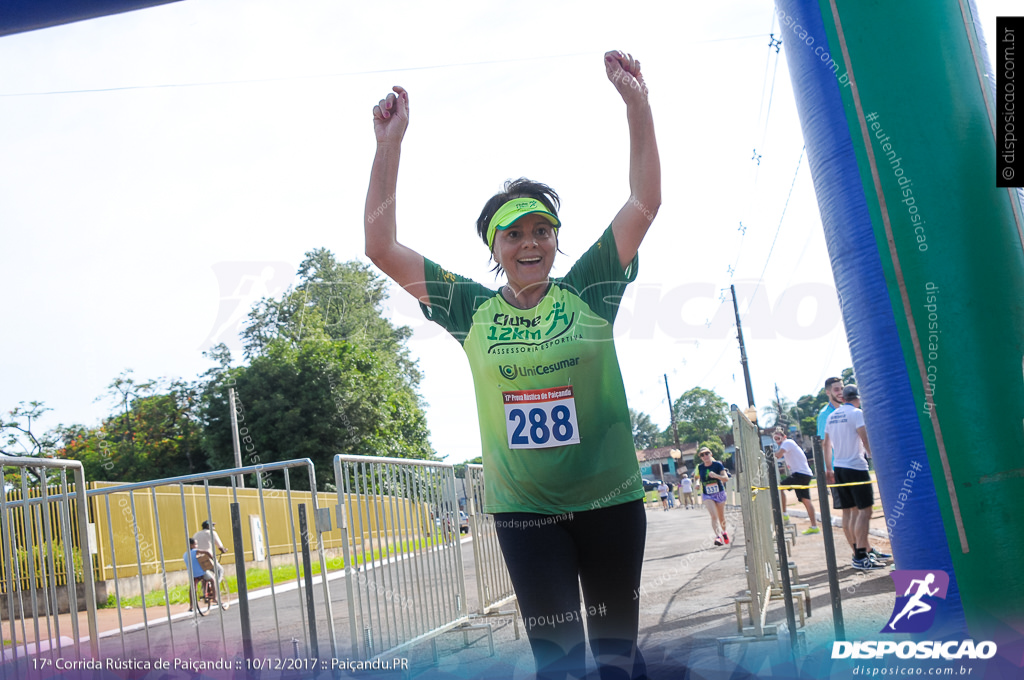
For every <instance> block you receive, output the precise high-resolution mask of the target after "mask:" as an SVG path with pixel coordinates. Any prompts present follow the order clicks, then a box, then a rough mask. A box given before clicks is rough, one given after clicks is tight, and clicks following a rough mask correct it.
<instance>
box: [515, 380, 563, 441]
mask: <svg viewBox="0 0 1024 680" xmlns="http://www.w3.org/2000/svg"><path fill="white" fill-rule="evenodd" d="M502 397H503V399H504V401H505V427H506V432H507V435H508V447H509V448H510V449H545V448H550V447H552V446H565V445H567V444H579V443H580V433H579V424H578V423H577V421H576V400H575V398H574V397H573V392H572V387H571V386H566V387H554V388H550V389H544V390H523V391H518V392H503V393H502Z"/></svg>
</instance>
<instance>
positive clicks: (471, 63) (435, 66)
mask: <svg viewBox="0 0 1024 680" xmlns="http://www.w3.org/2000/svg"><path fill="white" fill-rule="evenodd" d="M763 37H764V36H763V35H762V34H757V35H742V36H733V37H728V38H714V39H711V40H695V41H691V42H693V43H696V44H706V43H716V42H726V41H731V40H749V39H752V38H763ZM594 55H595V53H594V52H574V53H571V54H553V55H538V56H533V57H519V58H516V59H492V60H488V61H467V62H450V63H446V64H431V65H428V66H403V67H399V68H387V69H371V70H367V71H344V72H341V73H320V74H308V75H292V76H280V77H277V78H250V79H243V80H211V81H204V82H188V83H158V84H156V85H120V86H115V87H97V88H86V89H80V90H48V91H44V92H7V93H0V97H5V98H10V97H46V96H51V95H65V94H89V93H98V92H126V91H132V90H160V89H179V88H187V87H223V86H226V85H259V84H264V83H280V82H287V81H294V80H321V79H327V78H348V77H351V76H366V75H376V74H383V73H405V72H408V71H430V70H435V69H444V68H462V67H466V66H489V65H494V64H516V63H522V62H527V61H541V60H549V59H572V58H575V57H584V56H594Z"/></svg>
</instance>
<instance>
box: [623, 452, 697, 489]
mask: <svg viewBox="0 0 1024 680" xmlns="http://www.w3.org/2000/svg"><path fill="white" fill-rule="evenodd" d="M696 452H697V445H696V444H692V443H691V444H683V446H682V449H681V450H680V449H677V448H676V447H674V446H660V447H658V448H656V449H644V450H643V451H637V452H636V459H637V461H638V462H639V463H640V474H641V475H643V476H644V477H646V478H647V479H664V480H666V481H676V480H678V479H679V476H680V475H681V474H682V473H683V472H687V473H689V472H691V471H692V467H691V466H692V463H693V454H695V453H696Z"/></svg>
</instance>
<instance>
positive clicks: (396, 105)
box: [373, 85, 409, 144]
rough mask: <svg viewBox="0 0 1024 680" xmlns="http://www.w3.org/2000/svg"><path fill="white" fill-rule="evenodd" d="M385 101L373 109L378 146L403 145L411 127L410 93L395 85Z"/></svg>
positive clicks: (382, 100)
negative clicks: (403, 139)
mask: <svg viewBox="0 0 1024 680" xmlns="http://www.w3.org/2000/svg"><path fill="white" fill-rule="evenodd" d="M391 89H392V90H394V92H389V93H388V95H387V96H386V97H384V99H381V100H380V102H379V103H378V104H377V105H376V106H374V107H373V133H374V135H376V137H377V143H378V144H387V143H395V144H401V143H402V138H403V137H405V130H406V128H408V127H409V93H408V92H406V91H405V88H403V87H400V86H398V85H395V86H394V87H393V88H391Z"/></svg>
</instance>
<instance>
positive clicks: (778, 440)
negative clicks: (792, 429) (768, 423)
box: [772, 432, 786, 444]
mask: <svg viewBox="0 0 1024 680" xmlns="http://www.w3.org/2000/svg"><path fill="white" fill-rule="evenodd" d="M785 438H786V435H784V434H782V433H781V432H773V433H772V439H774V440H775V443H776V444H781V443H782V442H783V440H785Z"/></svg>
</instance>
